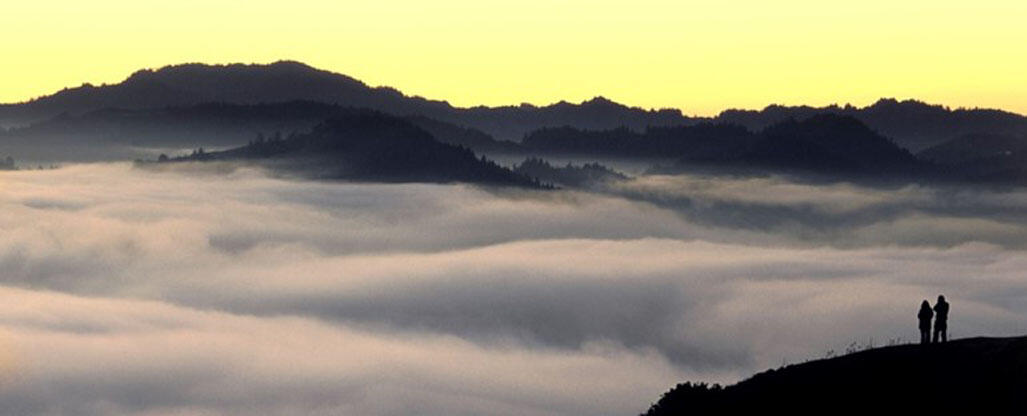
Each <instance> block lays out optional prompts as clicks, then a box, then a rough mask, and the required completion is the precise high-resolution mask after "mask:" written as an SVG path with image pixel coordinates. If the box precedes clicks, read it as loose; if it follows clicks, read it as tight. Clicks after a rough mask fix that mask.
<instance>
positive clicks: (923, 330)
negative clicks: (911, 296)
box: [916, 299, 934, 344]
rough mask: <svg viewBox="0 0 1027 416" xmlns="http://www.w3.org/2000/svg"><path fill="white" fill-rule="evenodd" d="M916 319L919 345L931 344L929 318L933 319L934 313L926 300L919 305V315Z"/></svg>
mask: <svg viewBox="0 0 1027 416" xmlns="http://www.w3.org/2000/svg"><path fill="white" fill-rule="evenodd" d="M916 317H917V319H919V320H920V344H929V343H931V318H933V317H934V311H932V310H931V303H930V302H928V301H927V299H924V301H923V303H921V304H920V313H918V314H916Z"/></svg>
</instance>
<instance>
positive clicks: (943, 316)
mask: <svg viewBox="0 0 1027 416" xmlns="http://www.w3.org/2000/svg"><path fill="white" fill-rule="evenodd" d="M948 329H949V303H948V302H946V301H945V296H944V295H938V302H937V303H935V304H934V342H938V335H939V334H941V342H945V341H947V338H948V334H946V331H948Z"/></svg>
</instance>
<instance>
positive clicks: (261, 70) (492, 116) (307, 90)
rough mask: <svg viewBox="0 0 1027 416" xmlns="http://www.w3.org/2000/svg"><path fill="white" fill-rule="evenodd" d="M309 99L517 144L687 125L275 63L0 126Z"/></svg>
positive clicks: (50, 110) (74, 93)
mask: <svg viewBox="0 0 1027 416" xmlns="http://www.w3.org/2000/svg"><path fill="white" fill-rule="evenodd" d="M297 100H302V101H316V102H322V103H327V104H339V105H342V106H348V107H360V108H369V109H374V110H379V111H383V112H387V113H390V114H394V115H403V116H406V115H420V116H425V117H429V118H432V119H435V120H439V121H445V122H450V123H456V124H459V125H462V126H465V127H472V128H476V129H479V130H482V131H485V132H486V133H488V134H489V135H491V136H493V137H497V138H499V139H504V140H511V139H514V140H516V139H519V138H520V137H521V136H523V135H524V133H526V132H528V131H531V130H534V129H537V128H541V127H545V126H562V125H571V126H578V127H581V128H589V129H605V128H614V127H619V126H628V127H631V128H644V127H645V126H648V125H672V124H681V123H686V122H688V121H689V119H688V118H687V117H684V116H682V114H681V112H680V111H678V110H658V111H650V110H643V109H640V108H632V107H627V106H624V105H620V104H617V103H614V102H612V101H609V100H606V99H603V98H597V99H594V100H591V101H587V102H584V103H581V104H570V103H567V102H560V103H557V104H553V105H549V106H543V107H537V106H533V105H521V106H505V107H473V108H457V107H453V106H451V105H450V104H449V103H447V102H445V101H434V100H428V99H425V98H421V97H416V96H407V95H404V94H403V93H401V92H399V91H397V90H395V89H393V88H389V87H370V86H368V85H366V84H364V83H363V82H360V81H358V80H356V79H353V78H351V77H348V76H346V75H342V74H337V73H332V72H328V71H322V70H318V69H315V68H312V67H309V66H307V65H304V64H302V63H298V62H291V61H282V62H276V63H272V64H268V65H243V64H232V65H203V64H185V65H174V66H167V67H164V68H160V69H157V70H141V71H138V72H136V73H134V74H132V75H131V76H130V77H128V79H126V80H125V81H123V82H121V83H118V84H114V85H101V86H93V85H88V84H87V85H82V86H80V87H75V88H68V89H65V90H62V91H59V92H57V93H55V94H53V95H49V96H45V97H40V98H37V99H35V100H32V101H29V102H25V103H19V104H6V105H0V125H5V124H6V125H24V124H30V123H33V122H38V121H42V120H45V119H48V118H52V117H55V116H57V115H59V114H62V113H69V114H72V115H79V114H83V113H86V112H90V111H95V110H100V109H104V108H118V109H142V108H164V107H179V106H192V105H196V104H201V103H206V102H223V103H232V104H261V103H276V102H286V101H297Z"/></svg>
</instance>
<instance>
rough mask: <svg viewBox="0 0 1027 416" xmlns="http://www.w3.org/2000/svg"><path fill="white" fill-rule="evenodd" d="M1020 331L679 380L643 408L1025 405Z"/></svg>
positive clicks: (661, 413)
mask: <svg viewBox="0 0 1027 416" xmlns="http://www.w3.org/2000/svg"><path fill="white" fill-rule="evenodd" d="M1024 392H1027V337H1020V338H972V339H964V340H958V341H953V342H949V343H946V344H935V345H927V346H921V345H902V346H894V347H885V348H877V349H872V350H867V351H862V352H857V353H854V354H850V355H845V356H842V357H838V358H832V359H825V360H817V361H811V362H807V363H804V364H797V365H791V366H787V367H784V368H781V369H778V370H769V371H766V372H763V373H760V374H757V375H755V376H753V377H752V378H750V379H747V380H744V381H742V382H740V383H738V384H735V385H731V386H727V387H725V388H722V389H721V388H719V387H713V388H709V386H704V385H693V384H688V385H684V384H682V385H678V386H677V387H675V388H674V389H672V390H671V391H669V392H667V393H666V394H664V395H663V397H662V398H661V399H660V400H659V401H658V402H657V403H655V404H653V406H652V407H651V408H650V409H649V410H648V411H647V412H646V413H644V414H643V415H645V416H669V415H675V416H677V415H691V414H695V415H706V414H725V415H735V414H738V415H741V414H790V415H795V414H799V415H814V414H816V415H833V414H845V415H849V414H927V415H937V414H942V415H948V414H966V415H970V414H980V415H984V414H989V415H1022V414H1025V412H1027V395H1025V394H1024Z"/></svg>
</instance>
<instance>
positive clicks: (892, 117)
mask: <svg viewBox="0 0 1027 416" xmlns="http://www.w3.org/2000/svg"><path fill="white" fill-rule="evenodd" d="M816 114H838V115H846V116H852V117H855V118H856V119H858V120H860V121H862V122H863V123H865V124H866V125H868V126H870V128H872V129H874V130H876V131H878V132H880V133H881V134H883V135H885V136H888V137H891V138H892V139H894V140H895V141H896V143H898V144H899V145H900V146H902V147H905V148H907V149H909V150H911V151H914V152H915V151H919V150H922V149H925V148H927V147H930V146H933V145H936V144H939V143H941V142H944V141H946V140H949V139H952V138H954V137H957V136H960V135H965V134H973V133H979V134H1005V135H1009V134H1011V135H1024V134H1027V117H1024V116H1022V115H1019V114H1014V113H1010V112H1006V111H1000V110H991V109H956V110H952V109H949V108H946V107H943V106H939V105H929V104H925V103H923V102H920V101H916V100H906V101H901V102H900V101H896V100H894V99H881V100H879V101H877V102H876V103H874V104H873V105H870V106H867V107H852V106H845V107H838V106H828V107H809V106H796V107H786V106H779V105H772V106H768V107H766V108H764V109H763V110H759V111H754V110H726V111H724V112H722V113H720V114H719V115H718V116H717V117H715V119H716V120H717V121H721V122H726V123H736V124H740V125H743V126H746V127H748V128H750V129H753V130H760V129H763V128H765V127H767V126H770V125H772V124H775V123H779V122H782V121H785V120H788V119H798V120H802V119H805V118H809V117H811V116H813V115H816Z"/></svg>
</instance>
